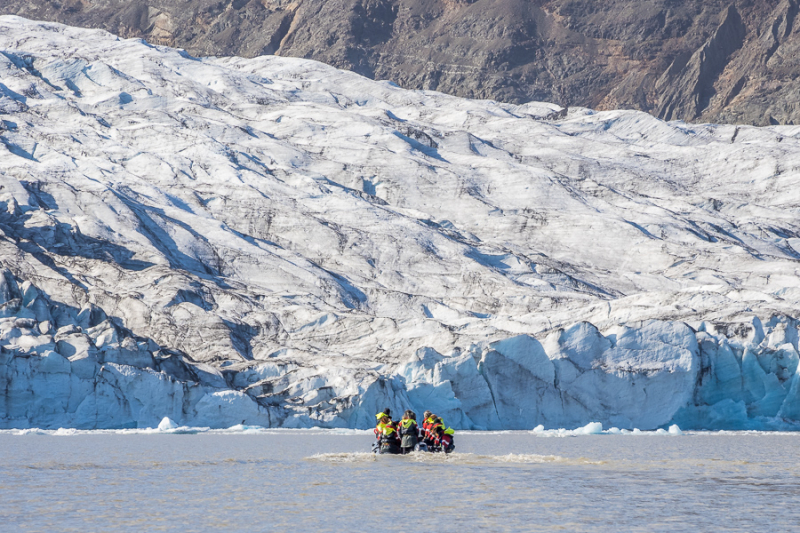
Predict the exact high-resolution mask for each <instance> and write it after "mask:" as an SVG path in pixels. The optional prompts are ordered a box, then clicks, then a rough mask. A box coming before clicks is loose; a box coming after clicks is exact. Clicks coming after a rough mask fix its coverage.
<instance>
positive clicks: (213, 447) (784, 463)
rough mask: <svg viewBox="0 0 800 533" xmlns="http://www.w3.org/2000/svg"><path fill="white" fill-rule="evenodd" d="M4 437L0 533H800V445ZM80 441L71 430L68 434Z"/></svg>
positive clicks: (482, 437) (783, 439)
mask: <svg viewBox="0 0 800 533" xmlns="http://www.w3.org/2000/svg"><path fill="white" fill-rule="evenodd" d="M15 433H18V432H11V431H2V432H0V531H48V532H49V531H76V532H77V531H80V532H87V531H136V532H138V531H180V532H193V531H293V532H294V531H298V532H302V531H311V532H323V531H380V530H383V531H416V532H429V531H447V532H472V531H601V532H618V531H648V532H650V531H691V532H700V531H714V532H718V531H743V532H745V531H746V532H753V531H770V532H773V531H798V530H800V482H799V481H798V475H800V460H799V459H798V458H800V434H783V433H684V434H683V435H679V436H672V435H654V434H641V435H585V436H572V437H564V438H546V437H542V436H536V435H533V434H531V433H529V432H503V433H478V432H474V433H471V432H462V433H459V434H458V435H457V437H456V438H457V440H456V444H457V451H456V453H455V454H452V455H450V456H443V455H434V454H414V455H412V456H406V457H397V456H375V455H373V454H371V453H368V452H367V451H368V449H369V446H370V444H371V443H372V436H371V435H370V434H368V433H365V432H352V431H351V432H348V431H344V432H335V431H317V430H306V431H302V430H294V431H292V430H285V431H281V430H267V431H264V430H261V431H240V432H225V431H222V432H205V433H198V434H161V433H156V432H153V433H141V432H128V433H125V432H123V433H121V434H117V433H114V432H73V433H75V434H72V435H58V434H52V433H50V434H36V433H29V434H23V435H20V434H15ZM66 433H70V432H66Z"/></svg>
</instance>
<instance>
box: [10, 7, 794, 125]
mask: <svg viewBox="0 0 800 533" xmlns="http://www.w3.org/2000/svg"><path fill="white" fill-rule="evenodd" d="M0 14H14V15H21V16H25V17H27V18H31V19H41V20H50V21H58V22H64V23H68V24H72V25H77V26H85V27H93V28H103V29H106V30H109V31H111V32H114V33H116V34H119V35H121V36H123V37H143V38H145V39H147V40H148V41H149V42H151V43H153V44H161V45H168V46H177V47H182V48H185V49H187V50H188V52H189V53H191V54H192V55H196V56H208V55H215V56H231V55H238V56H243V57H255V56H259V55H263V54H277V55H281V56H294V57H304V58H310V59H316V60H319V61H323V62H325V63H328V64H330V65H333V66H336V67H338V68H345V69H350V70H353V71H355V72H357V73H360V74H362V75H365V76H368V77H371V78H374V79H387V80H391V81H394V82H396V83H398V84H400V85H401V86H403V87H407V88H412V89H432V90H438V91H442V92H445V93H449V94H453V95H457V96H463V97H469V98H491V99H496V100H499V101H503V102H510V103H523V102H528V101H531V100H538V101H548V102H554V103H557V104H559V105H562V106H587V107H592V108H595V109H601V110H602V109H609V110H610V109H639V110H644V111H648V112H650V113H652V114H653V115H655V116H658V117H659V118H663V119H666V120H672V119H681V120H685V121H692V122H703V121H707V122H716V123H738V124H756V125H769V124H800V99H798V96H797V95H798V94H800V81H798V79H800V78H799V77H798V75H800V59H798V58H800V53H799V52H800V49H799V48H800V29H799V28H798V26H800V25H798V24H796V18H797V14H798V2H797V0H759V1H754V0H678V1H676V0H610V1H606V2H597V1H596V0H433V1H430V0H426V1H420V0H293V1H289V0H199V1H195V0H193V1H191V2H189V1H186V0H147V1H144V0H133V1H132V0H102V1H101V0H37V1H31V0H6V1H5V2H4V3H3V5H2V6H0Z"/></svg>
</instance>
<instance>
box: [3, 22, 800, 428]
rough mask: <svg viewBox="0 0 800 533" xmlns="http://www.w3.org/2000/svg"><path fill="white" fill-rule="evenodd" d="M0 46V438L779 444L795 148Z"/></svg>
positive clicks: (61, 42)
mask: <svg viewBox="0 0 800 533" xmlns="http://www.w3.org/2000/svg"><path fill="white" fill-rule="evenodd" d="M560 111H561V109H560V108H559V107H558V106H554V105H550V104H544V103H530V104H525V105H510V104H499V103H496V102H493V101H475V100H465V99H459V98H455V97H451V96H446V95H442V94H439V93H434V92H417V91H406V90H403V89H400V88H398V87H397V86H395V85H393V84H391V83H388V82H374V81H370V80H368V79H365V78H362V77H360V76H358V75H356V74H353V73H349V72H343V71H339V70H336V69H334V68H331V67H328V66H325V65H322V64H320V63H316V62H313V61H308V60H301V59H289V58H280V57H260V58H257V59H241V58H225V59H222V58H195V57H191V56H190V55H188V54H186V53H185V52H183V51H180V50H174V49H169V48H161V47H154V46H151V45H148V44H147V43H145V42H143V41H141V40H121V39H119V38H117V37H115V36H113V35H110V34H108V33H105V32H102V31H97V30H85V29H76V28H69V27H66V26H60V25H57V24H50V23H36V22H31V21H27V20H24V19H21V18H17V17H0V120H2V122H0V263H2V274H0V427H43V428H56V427H61V426H64V427H80V428H110V427H148V426H149V427H153V426H156V425H157V424H158V422H159V421H160V420H161V419H162V417H165V416H168V417H170V418H172V419H173V420H175V421H176V422H177V423H179V424H189V425H197V426H211V427H226V426H231V425H234V424H238V423H241V422H242V421H244V422H245V423H247V424H251V425H262V426H273V427H278V426H282V427H308V426H323V427H368V426H370V425H371V424H372V422H373V415H374V413H375V412H377V411H378V410H381V409H383V408H384V407H391V408H392V409H394V410H397V411H398V412H400V411H401V410H402V409H404V408H407V407H412V408H414V409H416V410H418V411H419V410H422V409H424V408H432V409H433V410H435V411H437V412H438V413H439V414H441V415H442V416H444V417H445V419H446V420H447V421H448V423H449V424H450V425H452V426H454V427H456V428H487V429H495V428H514V429H522V428H533V427H535V426H537V425H539V424H542V425H544V426H546V427H559V426H573V427H577V426H579V425H585V424H587V423H588V422H592V421H594V422H601V423H603V424H604V425H608V426H617V427H623V428H633V427H638V428H641V429H650V428H655V427H661V426H665V425H667V424H671V423H678V424H679V425H680V426H681V427H683V428H687V427H704V428H796V427H798V424H800V377H798V374H797V370H798V333H797V331H798V322H797V320H795V319H794V318H793V316H794V315H795V314H796V313H797V309H798V308H799V307H800V306H799V305H798V304H799V303H800V278H798V276H797V269H798V267H800V224H798V220H800V217H798V214H799V213H798V208H797V206H798V205H800V188H799V187H798V186H797V184H798V181H800V128H798V127H786V126H784V127H778V126H776V127H767V128H755V127H744V126H738V127H737V126H715V125H688V124H684V123H682V122H663V121H660V120H658V119H656V118H654V117H652V116H649V115H647V114H644V113H639V112H632V111H614V112H602V113H597V112H593V111H591V110H589V109H570V110H569V112H568V113H559V112H560Z"/></svg>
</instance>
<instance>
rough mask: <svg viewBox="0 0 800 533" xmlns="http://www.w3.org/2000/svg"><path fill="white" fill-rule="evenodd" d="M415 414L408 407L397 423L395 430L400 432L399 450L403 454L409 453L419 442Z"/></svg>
mask: <svg viewBox="0 0 800 533" xmlns="http://www.w3.org/2000/svg"><path fill="white" fill-rule="evenodd" d="M416 419H417V415H416V414H415V413H414V412H413V411H411V410H410V409H409V410H408V411H406V412H405V414H403V418H402V419H401V420H400V423H399V424H398V427H397V431H398V432H399V433H400V451H401V453H403V454H407V453H411V452H412V451H414V447H415V446H416V445H417V443H418V442H419V430H418V429H417V420H416Z"/></svg>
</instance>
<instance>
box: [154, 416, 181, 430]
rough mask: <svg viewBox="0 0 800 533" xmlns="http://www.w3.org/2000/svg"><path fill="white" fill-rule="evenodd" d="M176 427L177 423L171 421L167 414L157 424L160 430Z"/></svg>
mask: <svg viewBox="0 0 800 533" xmlns="http://www.w3.org/2000/svg"><path fill="white" fill-rule="evenodd" d="M177 427H178V424H176V423H175V422H173V421H172V419H171V418H170V417H168V416H165V417H164V418H162V419H161V423H160V424H158V429H160V430H161V431H167V430H170V429H176V428H177Z"/></svg>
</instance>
